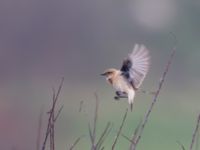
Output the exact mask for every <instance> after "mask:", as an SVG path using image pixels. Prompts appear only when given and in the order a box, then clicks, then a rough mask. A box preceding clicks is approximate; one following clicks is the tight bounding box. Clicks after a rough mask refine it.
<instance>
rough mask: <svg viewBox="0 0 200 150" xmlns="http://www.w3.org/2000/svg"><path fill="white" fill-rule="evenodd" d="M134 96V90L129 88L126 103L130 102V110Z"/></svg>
mask: <svg viewBox="0 0 200 150" xmlns="http://www.w3.org/2000/svg"><path fill="white" fill-rule="evenodd" d="M134 97H135V91H134V90H131V91H129V92H128V103H129V104H130V109H131V111H132V110H133V102H134Z"/></svg>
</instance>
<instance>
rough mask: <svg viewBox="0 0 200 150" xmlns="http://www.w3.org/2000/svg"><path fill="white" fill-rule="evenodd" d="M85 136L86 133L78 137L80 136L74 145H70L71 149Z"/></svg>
mask: <svg viewBox="0 0 200 150" xmlns="http://www.w3.org/2000/svg"><path fill="white" fill-rule="evenodd" d="M83 137H84V135H82V136H80V137H78V138H77V139H76V141H75V142H74V143H73V144H72V146H71V147H70V149H69V150H73V149H74V147H75V146H76V145H77V144H78V142H79V141H80V140H81V139H82V138H83Z"/></svg>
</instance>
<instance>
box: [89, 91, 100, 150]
mask: <svg viewBox="0 0 200 150" xmlns="http://www.w3.org/2000/svg"><path fill="white" fill-rule="evenodd" d="M94 96H95V100H96V105H95V115H94V126H93V131H92V130H91V127H90V124H89V134H90V139H91V144H92V146H91V150H96V146H95V140H96V126H97V119H98V109H99V98H98V96H97V93H95V94H94Z"/></svg>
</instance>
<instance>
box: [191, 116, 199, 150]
mask: <svg viewBox="0 0 200 150" xmlns="http://www.w3.org/2000/svg"><path fill="white" fill-rule="evenodd" d="M199 124H200V114H199V116H198V119H197V124H196V128H195V130H194V133H193V135H192V142H191V144H190V150H192V148H193V145H194V143H195V140H196V136H197V134H198V129H199Z"/></svg>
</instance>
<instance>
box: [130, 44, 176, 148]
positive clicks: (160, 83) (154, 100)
mask: <svg viewBox="0 0 200 150" xmlns="http://www.w3.org/2000/svg"><path fill="white" fill-rule="evenodd" d="M175 51H176V48H173V50H172V53H171V56H170V59H169V61H168V62H167V65H166V67H165V70H164V73H163V75H162V77H161V80H160V82H159V85H158V89H157V91H156V94H155V96H154V98H153V101H152V103H151V105H150V107H149V109H148V110H147V113H146V115H145V117H144V121H143V123H142V125H141V129H140V133H139V135H138V138H137V139H136V141H135V147H134V149H133V150H135V149H136V147H137V144H138V143H139V141H140V139H141V136H142V133H143V131H144V128H145V125H146V123H147V122H148V118H149V115H150V114H151V112H152V109H153V107H154V105H155V103H156V102H157V99H158V95H159V93H160V91H161V89H162V86H163V83H164V81H165V78H166V75H167V73H168V71H169V68H170V66H171V63H172V60H173V57H174V54H175Z"/></svg>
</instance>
